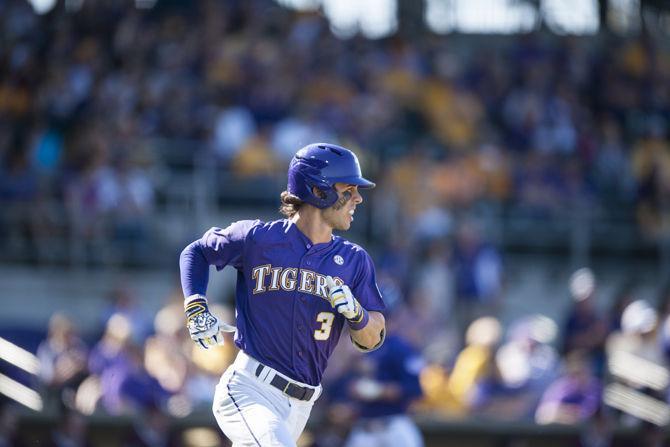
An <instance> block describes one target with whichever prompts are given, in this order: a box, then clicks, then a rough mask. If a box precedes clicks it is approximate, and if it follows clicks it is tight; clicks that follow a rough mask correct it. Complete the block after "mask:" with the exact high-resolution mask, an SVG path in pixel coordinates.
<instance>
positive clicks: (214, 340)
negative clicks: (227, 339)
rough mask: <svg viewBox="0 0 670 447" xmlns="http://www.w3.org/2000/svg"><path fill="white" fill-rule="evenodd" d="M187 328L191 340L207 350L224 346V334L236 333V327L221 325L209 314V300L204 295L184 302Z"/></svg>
mask: <svg viewBox="0 0 670 447" xmlns="http://www.w3.org/2000/svg"><path fill="white" fill-rule="evenodd" d="M184 312H185V313H186V327H187V328H188V332H189V334H190V335H191V340H193V341H194V342H195V343H197V344H199V345H200V346H202V347H203V348H205V349H208V348H210V347H212V346H216V345H222V344H223V342H224V338H223V333H224V332H234V331H235V327H234V326H230V325H227V324H225V323H220V322H219V320H218V318H216V317H215V316H214V315H212V314H211V313H210V312H209V307H208V306H207V298H205V297H204V296H203V295H192V296H190V297H188V298H187V299H186V301H185V302H184Z"/></svg>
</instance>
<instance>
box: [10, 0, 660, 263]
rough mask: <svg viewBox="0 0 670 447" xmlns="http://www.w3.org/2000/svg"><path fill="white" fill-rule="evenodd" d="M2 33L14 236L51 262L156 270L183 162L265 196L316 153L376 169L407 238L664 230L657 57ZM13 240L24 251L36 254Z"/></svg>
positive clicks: (498, 45)
mask: <svg viewBox="0 0 670 447" xmlns="http://www.w3.org/2000/svg"><path fill="white" fill-rule="evenodd" d="M0 25H1V26H0V33H1V34H0V61H1V63H0V170H1V171H2V175H1V176H0V179H1V180H0V201H1V202H2V203H3V208H4V209H5V210H6V212H3V214H2V222H0V224H1V225H2V228H3V233H4V234H7V235H10V236H12V235H16V234H25V235H28V238H27V240H29V241H30V240H32V241H33V243H34V246H33V247H29V249H30V248H32V249H34V250H35V251H37V252H38V253H39V254H40V258H39V259H49V253H50V252H52V251H53V250H54V248H53V246H50V243H52V244H53V243H54V242H53V241H54V239H55V238H56V236H58V232H61V233H65V234H66V235H69V236H71V237H74V238H75V239H76V240H77V241H85V243H82V244H80V245H81V246H79V247H78V250H80V251H83V252H86V251H87V250H88V251H89V252H92V253H93V255H92V256H96V255H97V256H104V255H103V254H100V253H99V252H100V251H101V250H102V248H100V247H104V244H101V241H103V242H104V241H109V240H113V241H116V242H118V243H119V244H123V243H127V244H128V246H129V247H130V248H129V249H132V250H135V252H136V255H137V256H141V254H142V253H145V250H143V248H146V246H143V245H142V242H143V241H144V242H146V240H147V239H150V238H151V237H152V236H153V235H152V234H151V228H150V224H149V220H150V217H151V215H152V210H153V209H154V207H155V206H156V204H157V202H158V201H159V200H160V196H161V191H162V189H163V188H164V187H165V185H166V184H169V179H170V172H173V170H172V171H171V170H170V169H166V164H169V163H170V161H169V160H171V159H173V158H174V156H175V152H178V155H177V156H178V158H179V159H180V160H181V162H180V163H182V164H181V167H183V166H184V165H189V163H190V166H193V165H195V164H197V160H206V164H207V165H209V166H214V165H216V166H218V167H219V168H220V169H221V171H220V172H221V173H222V174H221V175H226V176H232V177H236V176H237V177H247V178H248V177H252V178H264V177H268V176H271V177H274V176H282V175H284V173H285V169H286V165H287V161H288V160H289V159H290V157H291V155H292V154H293V153H294V152H295V150H296V149H297V148H299V147H301V146H303V145H304V144H305V143H307V142H312V141H333V142H339V143H341V144H343V145H345V146H349V147H351V148H352V149H355V150H357V151H358V152H360V154H361V158H362V161H363V164H364V169H365V171H366V172H369V174H367V175H369V176H371V177H372V178H374V179H375V180H376V181H377V182H378V183H379V184H380V188H379V191H378V192H376V199H377V200H378V201H379V202H380V203H383V204H384V206H382V207H380V208H381V210H382V211H381V213H382V214H383V215H382V216H380V219H384V218H392V219H395V220H394V222H397V225H395V226H394V228H395V229H396V230H397V231H398V232H400V233H404V234H407V233H408V232H409V233H412V232H414V233H416V232H418V233H420V234H419V235H417V236H424V234H423V233H428V235H429V236H433V235H434V233H445V232H448V231H450V225H449V224H450V222H451V219H452V218H453V216H454V215H455V214H462V213H463V212H467V211H469V210H473V209H482V208H485V209H488V208H492V209H495V210H500V209H501V208H502V209H504V210H507V211H508V212H512V213H515V215H517V216H522V217H530V218H539V219H552V218H559V217H561V216H563V217H565V216H566V215H571V213H575V212H576V210H578V209H588V210H589V212H590V213H592V214H595V215H599V216H600V215H602V216H606V217H608V218H612V219H624V220H626V219H631V220H632V221H637V224H638V226H639V229H640V231H641V233H642V235H643V236H644V237H645V238H647V239H649V240H656V239H657V238H658V237H659V236H661V235H662V234H664V231H665V230H664V225H663V222H664V219H665V218H666V217H667V216H665V215H666V214H667V208H668V206H667V201H668V200H667V199H668V192H669V191H670V147H669V146H668V138H667V137H668V132H669V130H668V129H669V127H668V120H669V119H670V118H669V117H670V93H669V90H670V87H669V86H670V52H668V49H667V48H666V47H665V46H664V45H665V44H666V43H667V42H663V40H662V39H660V38H658V39H656V38H654V37H653V36H644V35H643V36H635V37H620V36H614V35H601V36H596V37H587V38H583V37H557V36H552V35H548V34H528V35H522V36H516V37H513V36H510V37H507V38H500V39H488V40H486V43H485V44H482V43H477V41H475V40H472V41H470V42H468V41H467V40H461V39H457V38H452V37H451V36H448V37H445V36H439V35H434V34H430V33H425V34H422V35H417V36H411V39H410V38H408V37H406V36H396V37H390V38H387V39H382V40H365V39H363V38H360V37H354V38H352V39H349V40H339V39H337V38H336V37H334V36H333V35H332V33H331V32H330V30H329V27H328V22H327V20H326V19H325V18H323V17H322V16H320V15H319V14H317V13H309V12H304V13H298V12H295V11H290V10H287V9H283V8H280V7H279V6H278V5H276V4H275V3H273V2H271V1H270V0H254V1H226V2H220V1H216V0H206V1H199V2H197V3H194V4H191V3H188V2H187V3H183V2H170V1H160V2H157V4H156V5H155V7H154V8H153V9H151V10H141V9H137V8H135V7H134V3H133V2H131V1H129V0H128V1H98V2H64V5H63V4H60V3H59V6H58V7H57V8H56V9H54V10H53V11H51V12H50V13H48V14H46V15H44V16H38V15H36V14H35V13H34V12H33V11H32V9H31V7H30V5H29V3H28V2H26V1H24V0H4V1H2V2H0ZM184 160H186V162H184ZM168 167H169V166H168ZM173 168H174V167H173ZM63 205H64V206H63ZM380 221H383V220H380ZM63 222H65V223H63ZM17 240H19V238H15V237H7V238H6V239H5V241H4V243H5V244H6V245H7V247H6V249H16V250H22V249H23V250H25V249H26V247H13V246H12V244H13V243H15V242H13V241H17Z"/></svg>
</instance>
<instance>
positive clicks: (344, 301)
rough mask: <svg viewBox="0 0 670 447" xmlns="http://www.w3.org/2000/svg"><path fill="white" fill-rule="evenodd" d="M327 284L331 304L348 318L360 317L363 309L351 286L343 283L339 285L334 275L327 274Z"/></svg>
mask: <svg viewBox="0 0 670 447" xmlns="http://www.w3.org/2000/svg"><path fill="white" fill-rule="evenodd" d="M326 286H327V287H328V300H329V301H330V305H331V306H333V308H335V310H337V311H338V312H339V313H341V314H342V316H344V318H346V319H347V320H354V319H358V318H359V317H360V315H361V312H362V309H361V305H360V304H359V303H358V300H357V299H356V298H355V297H354V295H353V294H352V293H351V289H350V288H349V286H347V285H345V284H342V285H341V286H338V285H337V284H336V283H335V280H334V279H333V277H332V276H326Z"/></svg>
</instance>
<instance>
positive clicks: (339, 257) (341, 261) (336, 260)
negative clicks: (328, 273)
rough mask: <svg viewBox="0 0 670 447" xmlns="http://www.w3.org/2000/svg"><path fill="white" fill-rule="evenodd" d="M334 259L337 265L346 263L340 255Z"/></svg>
mask: <svg viewBox="0 0 670 447" xmlns="http://www.w3.org/2000/svg"><path fill="white" fill-rule="evenodd" d="M333 261H335V264H337V265H342V264H344V258H343V257H342V256H340V255H335V257H334V258H333Z"/></svg>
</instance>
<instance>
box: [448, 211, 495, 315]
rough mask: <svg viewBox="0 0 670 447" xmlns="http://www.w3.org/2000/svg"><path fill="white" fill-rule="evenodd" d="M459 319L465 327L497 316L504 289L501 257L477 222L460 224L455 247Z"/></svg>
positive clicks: (454, 258) (454, 259)
mask: <svg viewBox="0 0 670 447" xmlns="http://www.w3.org/2000/svg"><path fill="white" fill-rule="evenodd" d="M453 264H454V278H455V281H456V300H457V301H456V303H457V316H458V321H459V322H460V323H461V324H467V323H468V322H470V321H472V320H474V319H475V318H479V317H481V316H483V315H486V314H490V315H497V313H498V307H499V306H500V304H501V303H500V299H501V294H502V287H503V265H502V259H501V255H500V253H499V252H498V250H497V249H496V248H495V247H494V246H493V245H492V244H490V243H488V242H486V241H485V240H483V235H482V232H481V229H480V227H479V226H478V225H477V224H476V223H475V222H473V221H464V222H462V223H461V224H460V225H459V228H458V233H457V235H456V241H455V244H454V255H453Z"/></svg>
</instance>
